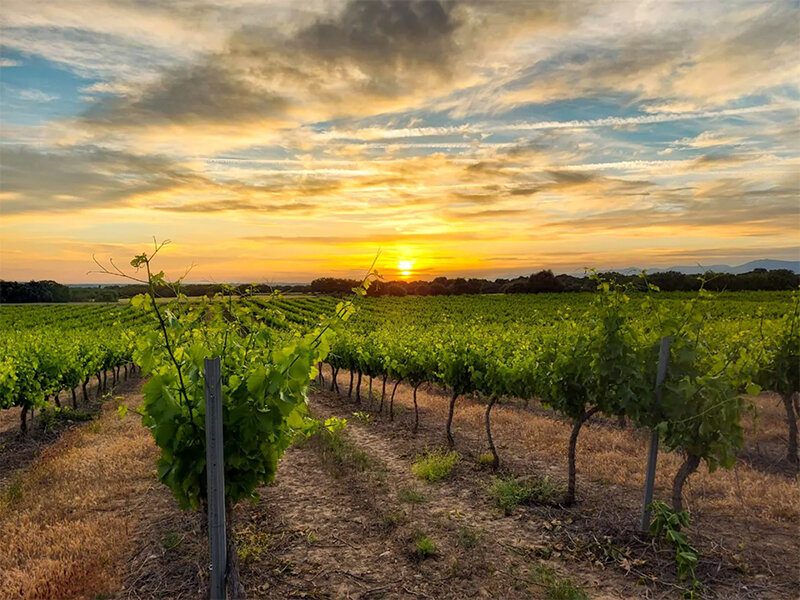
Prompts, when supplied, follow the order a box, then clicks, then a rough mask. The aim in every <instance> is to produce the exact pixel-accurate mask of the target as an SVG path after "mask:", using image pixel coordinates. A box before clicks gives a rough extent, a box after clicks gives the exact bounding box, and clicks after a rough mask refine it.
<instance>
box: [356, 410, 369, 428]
mask: <svg viewBox="0 0 800 600" xmlns="http://www.w3.org/2000/svg"><path fill="white" fill-rule="evenodd" d="M353 416H354V417H355V418H356V420H357V421H359V422H360V423H363V424H364V425H369V424H370V423H372V415H371V414H369V413H368V412H364V411H363V410H358V411H356V412H354V413H353Z"/></svg>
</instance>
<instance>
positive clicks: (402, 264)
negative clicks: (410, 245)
mask: <svg viewBox="0 0 800 600" xmlns="http://www.w3.org/2000/svg"><path fill="white" fill-rule="evenodd" d="M413 268H414V261H412V260H400V261H398V262H397V270H398V271H400V275H402V276H403V277H408V276H409V275H411V271H412V269H413Z"/></svg>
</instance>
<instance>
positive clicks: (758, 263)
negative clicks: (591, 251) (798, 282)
mask: <svg viewBox="0 0 800 600" xmlns="http://www.w3.org/2000/svg"><path fill="white" fill-rule="evenodd" d="M753 269H767V270H768V271H774V270H776V269H788V270H789V271H791V272H792V273H800V260H772V259H769V258H762V259H760V260H751V261H750V262H747V263H744V264H743V265H737V266H735V267H732V266H730V265H691V266H679V267H669V268H667V269H664V268H654V269H647V271H648V272H649V273H663V272H665V271H677V272H678V273H683V274H684V275H699V274H701V273H705V272H706V271H714V272H715V273H732V274H734V275H738V274H739V273H747V272H749V271H752V270H753ZM617 272H618V273H623V274H625V275H633V274H635V273H641V272H642V269H640V268H639V267H628V268H627V269H620V270H617ZM580 274H581V275H582V274H583V273H582V272H581V273H580Z"/></svg>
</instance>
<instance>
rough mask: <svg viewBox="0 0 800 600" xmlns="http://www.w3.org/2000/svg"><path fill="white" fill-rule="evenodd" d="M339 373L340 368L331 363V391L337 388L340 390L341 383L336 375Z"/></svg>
mask: <svg viewBox="0 0 800 600" xmlns="http://www.w3.org/2000/svg"><path fill="white" fill-rule="evenodd" d="M338 375H339V369H338V368H337V367H334V366H333V365H331V391H334V390H336V391H337V392H338V391H339V385H338V382H337V381H336V377H337V376H338Z"/></svg>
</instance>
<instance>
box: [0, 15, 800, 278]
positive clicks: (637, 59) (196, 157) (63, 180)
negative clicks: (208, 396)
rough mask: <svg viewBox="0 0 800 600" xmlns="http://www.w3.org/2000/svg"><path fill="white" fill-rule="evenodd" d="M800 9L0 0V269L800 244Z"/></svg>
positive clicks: (422, 266) (751, 254)
mask: <svg viewBox="0 0 800 600" xmlns="http://www.w3.org/2000/svg"><path fill="white" fill-rule="evenodd" d="M799 76H800V4H798V1H790V2H738V1H736V0H733V1H724V2H722V1H720V2H703V1H699V2H689V1H685V2H668V1H662V0H659V1H652V2H651V1H636V2H634V1H633V0H630V1H628V0H622V1H619V2H582V1H581V0H567V1H563V2H558V1H556V0H549V1H547V2H533V1H530V2H508V1H502V0H501V1H495V2H478V1H467V0H464V1H441V2H439V1H420V2H412V1H407V0H403V1H391V2H390V1H380V0H352V1H349V2H346V1H319V0H304V1H303V2H296V1H290V0H275V1H261V0H205V1H203V0H198V1H193V0H176V1H173V2H161V1H159V0H107V1H106V0H83V1H77V0H64V1H60V2H52V1H49V0H43V1H41V0H3V3H2V6H0V278H4V279H17V280H28V279H45V278H47V279H55V280H57V281H61V282H92V281H96V282H100V281H108V277H107V276H102V275H98V274H93V273H88V271H90V270H92V268H93V263H92V256H93V255H95V256H96V257H97V258H98V259H99V260H103V261H105V260H108V259H109V258H114V259H115V260H116V262H117V263H118V264H125V263H126V262H127V261H128V260H130V258H131V257H132V256H134V255H135V254H138V253H140V252H142V251H146V250H148V249H149V248H151V247H152V239H153V237H155V238H156V239H158V240H159V241H160V240H166V239H168V240H170V241H171V244H170V245H169V246H167V247H166V249H165V251H164V253H163V255H161V257H160V259H159V260H160V262H159V266H160V267H161V268H164V269H165V270H166V271H167V273H168V275H171V276H177V275H180V274H182V273H183V272H184V271H185V269H186V268H188V267H192V269H191V271H190V273H189V276H188V279H189V280H194V281H253V282H265V281H266V282H269V281H272V282H286V281H308V280H310V279H312V278H314V277H316V276H323V275H326V276H354V275H356V274H359V273H362V272H363V271H364V270H365V269H366V268H367V267H369V265H370V263H371V262H372V260H373V258H374V257H375V256H376V254H377V253H378V252H379V251H380V259H379V263H378V270H379V272H381V273H382V274H383V275H384V276H385V277H387V278H396V277H402V278H407V279H420V278H421V279H430V278H433V277H436V276H440V275H446V276H458V275H460V276H468V277H472V276H475V277H501V276H502V277H508V276H514V275H517V274H527V273H530V272H532V271H534V270H538V269H542V268H551V269H553V270H554V271H556V272H571V271H576V270H581V269H582V268H583V267H596V268H599V269H608V268H625V267H632V266H636V267H649V268H657V267H668V266H674V265H687V264H688V265H695V264H700V265H710V264H718V263H727V264H740V263H743V262H747V261H749V260H754V259H760V258H773V259H784V260H797V259H800V242H799V240H800V236H799V235H798V234H799V233H800V171H799V170H798V166H800V151H799V150H800V147H799V145H798V141H800V124H799V120H798V116H800V113H799V112H798V110H799V109H800V77H799Z"/></svg>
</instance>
